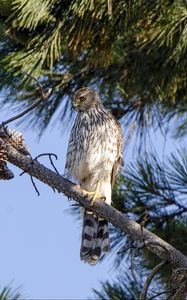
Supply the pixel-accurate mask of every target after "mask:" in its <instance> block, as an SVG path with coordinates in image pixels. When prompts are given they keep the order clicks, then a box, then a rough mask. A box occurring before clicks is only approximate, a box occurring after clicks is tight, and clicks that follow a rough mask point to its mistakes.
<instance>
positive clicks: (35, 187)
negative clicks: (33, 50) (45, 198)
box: [30, 175, 40, 196]
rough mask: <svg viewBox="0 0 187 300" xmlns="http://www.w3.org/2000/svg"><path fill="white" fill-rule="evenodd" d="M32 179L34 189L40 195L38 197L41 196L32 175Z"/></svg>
mask: <svg viewBox="0 0 187 300" xmlns="http://www.w3.org/2000/svg"><path fill="white" fill-rule="evenodd" d="M30 179H31V182H32V184H33V186H34V189H35V191H36V193H37V194H38V196H40V192H39V190H38V189H37V186H36V184H35V182H34V179H33V176H32V175H30Z"/></svg>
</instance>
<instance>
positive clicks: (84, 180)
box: [65, 88, 122, 265]
mask: <svg viewBox="0 0 187 300" xmlns="http://www.w3.org/2000/svg"><path fill="white" fill-rule="evenodd" d="M72 104H73V106H74V108H75V109H76V110H77V111H78V113H77V117H76V119H75V123H74V125H73V127H72V130H71V134H70V139H69V145H68V150H67V157H66V166H65V174H66V176H67V177H68V178H71V179H72V180H75V181H77V182H78V183H79V184H80V186H81V187H82V188H84V189H85V190H87V191H88V192H89V193H91V192H92V193H93V194H94V193H95V195H94V199H98V198H99V199H104V200H105V201H106V203H108V204H109V205H111V201H112V200H111V195H112V187H113V185H114V182H115V178H116V175H117V173H118V170H119V167H120V165H121V162H122V134H121V126H120V124H119V123H118V121H117V120H116V119H115V118H114V117H113V116H112V115H111V113H109V112H108V111H107V110H106V109H105V108H104V106H103V104H102V102H101V99H100V98H99V96H98V94H97V93H96V91H95V90H92V89H90V88H82V89H79V90H78V91H77V92H76V93H75V96H74V98H73V101H72ZM109 249H110V245H109V236H108V225H107V221H106V220H103V219H102V218H100V217H99V216H97V215H95V214H93V213H92V212H90V211H85V209H83V230H82V242H81V251H80V256H81V259H82V260H84V261H86V262H88V263H90V264H92V265H94V264H96V263H97V261H98V260H99V258H100V257H101V256H102V253H103V252H107V251H109Z"/></svg>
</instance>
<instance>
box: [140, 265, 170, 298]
mask: <svg viewBox="0 0 187 300" xmlns="http://www.w3.org/2000/svg"><path fill="white" fill-rule="evenodd" d="M166 264H167V262H166V261H162V262H161V263H159V264H158V265H156V266H155V267H154V268H153V270H152V272H151V273H150V274H149V276H148V277H147V279H146V282H145V284H144V286H143V289H142V291H141V295H140V298H139V300H146V296H147V291H148V288H149V286H150V284H151V281H152V280H153V278H154V277H155V275H156V274H157V273H158V272H159V271H160V269H162V268H163V267H164V266H165V265H166Z"/></svg>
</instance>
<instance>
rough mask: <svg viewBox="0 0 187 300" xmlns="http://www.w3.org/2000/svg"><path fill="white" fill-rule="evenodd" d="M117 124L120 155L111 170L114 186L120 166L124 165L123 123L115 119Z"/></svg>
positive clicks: (112, 184)
mask: <svg viewBox="0 0 187 300" xmlns="http://www.w3.org/2000/svg"><path fill="white" fill-rule="evenodd" d="M115 125H116V132H117V148H118V157H117V159H116V161H115V162H114V165H113V168H112V172H111V186H112V188H113V186H114V183H115V179H116V175H117V173H118V171H119V167H120V166H123V164H124V162H123V158H122V130H121V125H120V124H119V122H118V121H117V120H115Z"/></svg>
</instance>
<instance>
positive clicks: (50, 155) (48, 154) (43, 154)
mask: <svg viewBox="0 0 187 300" xmlns="http://www.w3.org/2000/svg"><path fill="white" fill-rule="evenodd" d="M42 156H49V160H50V163H51V165H52V167H53V169H54V170H55V172H56V173H57V174H59V172H58V170H57V168H56V167H55V165H54V162H53V160H52V157H55V159H56V160H57V159H58V157H57V155H56V154H54V153H42V154H39V155H37V156H36V157H35V159H36V160H37V159H38V158H39V157H42Z"/></svg>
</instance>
